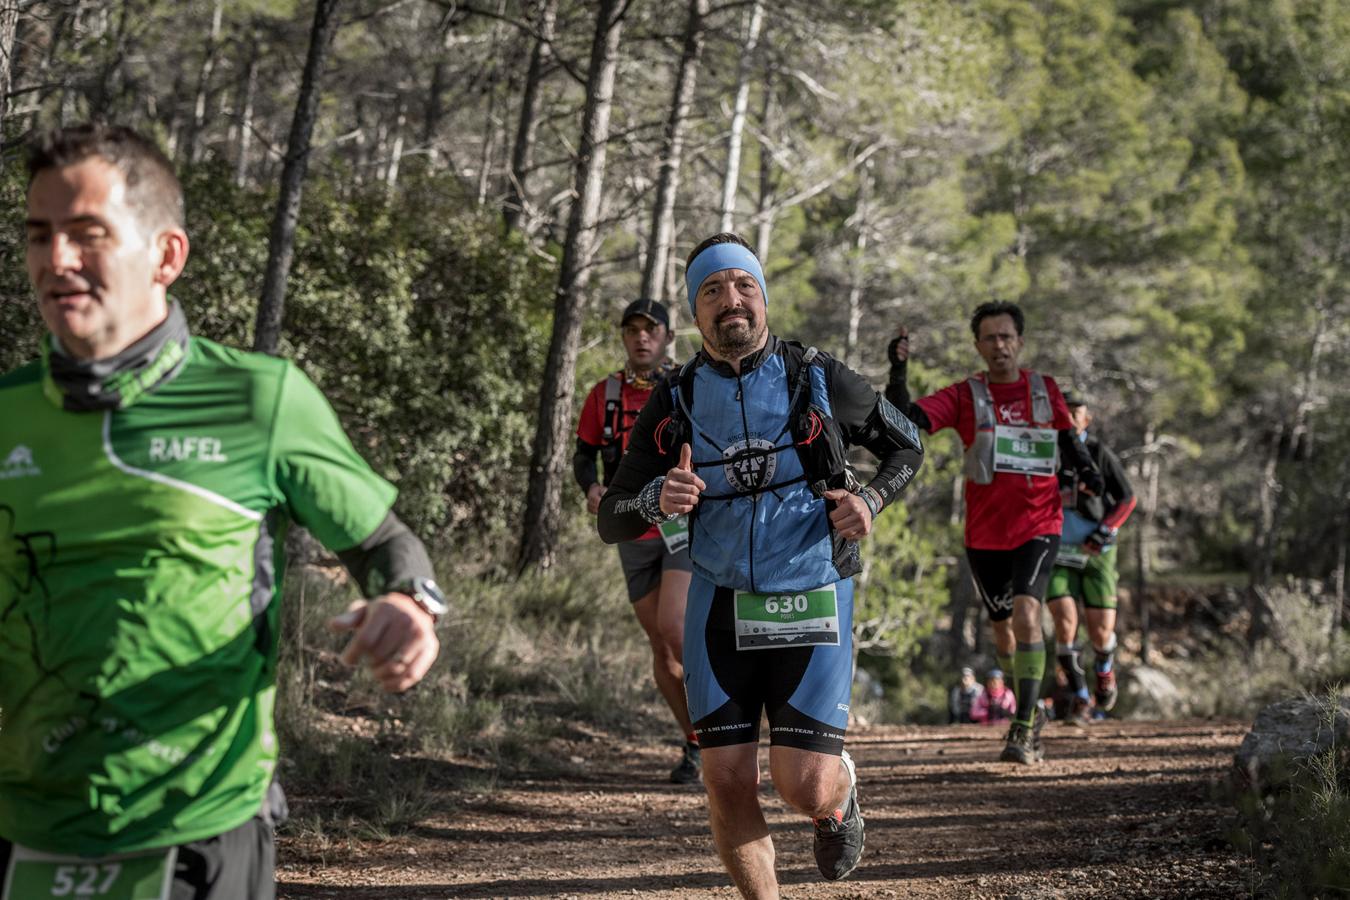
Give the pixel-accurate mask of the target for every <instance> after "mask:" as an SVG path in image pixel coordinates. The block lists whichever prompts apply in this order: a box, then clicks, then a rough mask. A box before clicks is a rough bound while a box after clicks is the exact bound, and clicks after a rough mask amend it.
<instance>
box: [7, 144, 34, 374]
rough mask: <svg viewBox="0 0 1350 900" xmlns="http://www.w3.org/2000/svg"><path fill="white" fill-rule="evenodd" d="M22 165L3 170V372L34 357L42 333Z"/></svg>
mask: <svg viewBox="0 0 1350 900" xmlns="http://www.w3.org/2000/svg"><path fill="white" fill-rule="evenodd" d="M27 183H28V175H27V173H26V171H25V170H24V168H23V166H22V165H21V164H18V163H14V162H11V163H10V164H9V165H7V166H5V167H4V168H3V170H0V212H2V213H3V216H4V218H3V221H0V235H3V236H4V237H3V239H0V372H8V371H9V370H10V369H13V368H16V367H18V366H20V365H22V364H23V363H26V362H28V361H29V360H31V359H34V358H35V357H36V356H37V353H38V338H39V337H40V336H41V335H42V333H43V325H42V318H41V316H40V315H39V314H38V306H37V300H35V299H34V298H33V289H32V288H31V287H30V286H29V284H28V274H27V273H28V268H27V264H26V263H25V262H24V251H25V243H24V224H23V223H24V210H25V208H26V207H25V199H24V198H25V196H26V192H25V186H26V185H27Z"/></svg>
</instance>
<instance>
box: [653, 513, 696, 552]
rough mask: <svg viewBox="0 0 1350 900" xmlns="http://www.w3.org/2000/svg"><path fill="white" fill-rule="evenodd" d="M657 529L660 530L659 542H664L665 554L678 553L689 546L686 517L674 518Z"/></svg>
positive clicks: (687, 518) (687, 519)
mask: <svg viewBox="0 0 1350 900" xmlns="http://www.w3.org/2000/svg"><path fill="white" fill-rule="evenodd" d="M658 527H659V528H660V529H661V540H663V541H665V542H666V552H667V553H679V552H680V551H681V550H683V549H684V548H685V547H688V546H689V517H688V516H676V517H675V518H673V519H671V520H670V521H669V522H662V523H661V524H660V525H659V526H658Z"/></svg>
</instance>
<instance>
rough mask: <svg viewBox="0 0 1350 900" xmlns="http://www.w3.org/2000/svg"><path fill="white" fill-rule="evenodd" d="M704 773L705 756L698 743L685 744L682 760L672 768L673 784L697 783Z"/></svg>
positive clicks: (671, 779)
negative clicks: (703, 756)
mask: <svg viewBox="0 0 1350 900" xmlns="http://www.w3.org/2000/svg"><path fill="white" fill-rule="evenodd" d="M702 774H703V758H702V754H701V753H700V752H699V749H698V744H685V745H684V751H683V753H681V754H680V761H679V763H677V764H676V766H675V768H673V769H671V770H670V783H671V784H697V783H698V780H699V778H700V777H701V776H702Z"/></svg>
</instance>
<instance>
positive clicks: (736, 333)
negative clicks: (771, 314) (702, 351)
mask: <svg viewBox="0 0 1350 900" xmlns="http://www.w3.org/2000/svg"><path fill="white" fill-rule="evenodd" d="M764 329H765V325H764V320H763V319H762V318H757V317H756V316H755V314H754V312H752V311H751V310H748V309H742V310H738V311H737V312H736V313H732V314H724V315H723V316H722V318H720V319H718V320H717V321H716V322H714V323H713V326H712V329H711V333H708V332H704V333H703V339H704V340H705V341H707V342H708V344H709V346H711V347H712V349H713V352H714V353H716V354H717V355H718V356H720V357H722V358H723V359H741V358H742V357H745V356H747V355H749V354H750V353H751V352H752V351H754V350H756V349H758V347H759V345H760V344H761V343H762V342H763V340H764Z"/></svg>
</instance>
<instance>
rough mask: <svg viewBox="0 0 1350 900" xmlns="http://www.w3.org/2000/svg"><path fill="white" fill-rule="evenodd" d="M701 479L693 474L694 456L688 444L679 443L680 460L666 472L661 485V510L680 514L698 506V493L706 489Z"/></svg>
mask: <svg viewBox="0 0 1350 900" xmlns="http://www.w3.org/2000/svg"><path fill="white" fill-rule="evenodd" d="M707 489H708V486H707V485H706V484H704V483H703V479H702V478H699V477H698V476H697V475H695V474H694V456H693V451H692V450H690V448H689V445H688V444H681V445H680V461H679V462H678V463H676V464H675V468H673V469H671V470H670V471H669V472H667V473H666V480H665V483H664V484H662V485H661V512H663V513H665V514H666V515H668V516H681V515H684V514H685V513H687V512H690V511H692V510H693V508H694V507H695V506H698V498H699V494H701V493H702V492H703V491H705V490H707Z"/></svg>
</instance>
